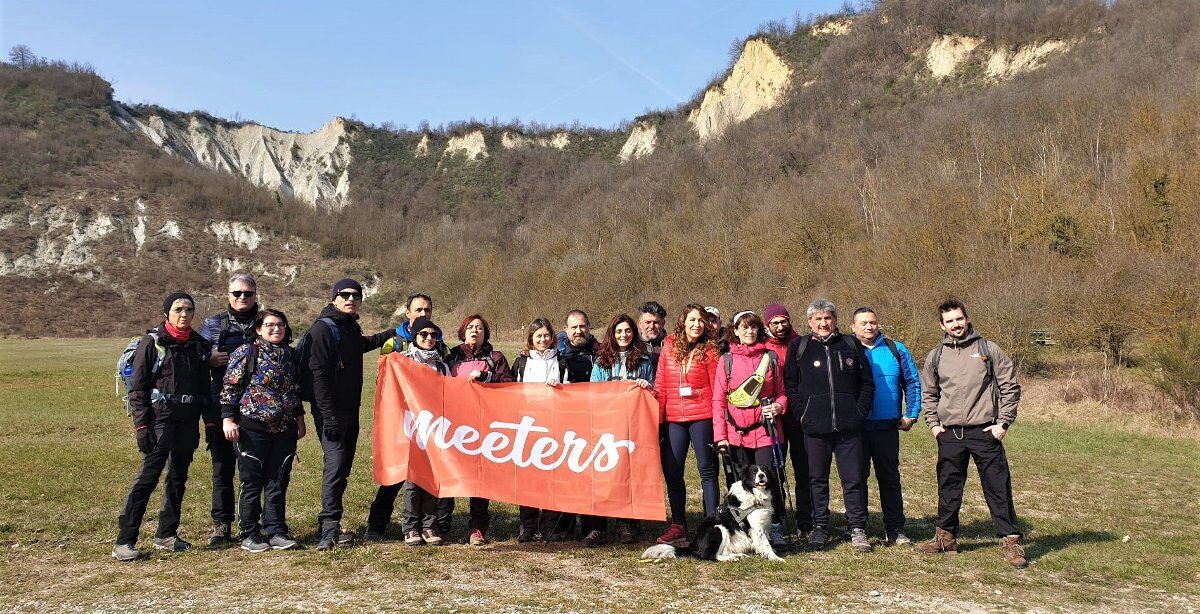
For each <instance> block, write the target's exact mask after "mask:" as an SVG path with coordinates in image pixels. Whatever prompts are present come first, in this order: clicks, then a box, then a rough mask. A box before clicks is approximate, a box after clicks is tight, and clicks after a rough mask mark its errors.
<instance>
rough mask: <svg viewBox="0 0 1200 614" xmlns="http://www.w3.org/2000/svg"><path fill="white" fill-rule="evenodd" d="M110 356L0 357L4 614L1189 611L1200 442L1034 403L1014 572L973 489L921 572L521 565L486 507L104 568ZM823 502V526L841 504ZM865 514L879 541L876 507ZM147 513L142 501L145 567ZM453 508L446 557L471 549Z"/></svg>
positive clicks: (919, 445)
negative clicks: (441, 522)
mask: <svg viewBox="0 0 1200 614" xmlns="http://www.w3.org/2000/svg"><path fill="white" fill-rule="evenodd" d="M122 345H123V341H122V340H114V339H108V340H21V341H17V340H3V341H0V497H2V500H3V513H0V546H3V547H2V548H0V577H3V578H4V581H3V585H2V586H0V609H2V610H6V611H8V610H14V609H18V610H26V609H52V610H64V609H83V610H93V609H121V610H132V609H146V608H153V609H156V610H196V609H200V610H217V609H220V610H230V609H236V610H251V609H254V610H261V609H264V608H265V609H271V610H277V609H285V610H313V609H320V610H324V609H343V610H359V609H387V610H391V609H415V608H423V609H424V608H430V609H435V610H440V611H482V610H487V611H493V612H494V611H503V610H526V609H529V610H555V611H561V610H576V611H591V610H630V609H636V610H662V609H677V610H695V609H700V610H713V611H716V610H731V609H733V610H755V611H759V610H767V609H770V610H776V609H785V610H854V611H858V610H874V611H896V610H900V611H909V610H913V611H915V610H923V611H927V610H931V609H935V610H954V611H996V610H1002V611H1006V610H1027V609H1039V610H1047V611H1048V610H1060V609H1062V610H1070V611H1104V610H1109V611H1129V610H1143V611H1150V610H1154V611H1179V612H1191V611H1194V610H1200V533H1198V532H1197V531H1196V526H1195V525H1196V521H1197V518H1198V517H1200V446H1198V445H1197V440H1196V438H1195V435H1194V434H1193V433H1191V432H1189V433H1185V434H1183V435H1180V434H1179V433H1162V434H1154V433H1153V432H1152V429H1149V430H1150V431H1151V432H1147V430H1148V429H1144V428H1143V429H1138V430H1137V431H1136V432H1135V430H1134V429H1132V428H1128V427H1126V426H1124V425H1122V424H1121V421H1120V420H1113V419H1107V420H1099V419H1098V420H1089V419H1087V417H1086V416H1084V417H1080V416H1075V418H1076V419H1071V420H1068V419H1063V418H1062V417H1061V415H1060V414H1061V411H1062V410H1061V408H1058V409H1056V410H1055V411H1051V408H1049V407H1047V408H1043V407H1041V406H1039V404H1038V403H1037V402H1036V401H1034V402H1031V403H1028V404H1027V405H1026V406H1025V407H1024V408H1023V412H1024V413H1023V415H1022V420H1021V421H1020V422H1019V423H1018V425H1017V426H1016V427H1014V429H1013V431H1012V433H1011V434H1010V436H1009V438H1007V439H1006V440H1005V443H1006V445H1007V448H1008V451H1009V454H1010V458H1011V460H1012V465H1013V473H1014V476H1015V482H1014V491H1015V496H1016V505H1017V513H1018V515H1019V516H1020V518H1021V520H1022V522H1023V523H1024V525H1025V527H1026V531H1027V534H1028V540H1027V552H1028V554H1029V556H1030V559H1031V560H1032V565H1030V567H1029V568H1028V569H1027V570H1024V571H1013V570H1011V569H1009V568H1008V567H1007V566H1006V565H1005V564H1004V563H1003V562H1002V561H1001V559H1000V556H999V548H998V547H997V546H996V545H995V542H994V539H993V538H992V527H991V522H990V519H989V517H988V514H987V510H986V507H985V505H984V502H983V497H982V495H981V494H980V491H979V486H978V481H977V480H976V478H975V477H974V472H973V471H972V478H971V480H972V482H970V483H969V486H968V491H967V497H966V504H965V506H964V512H963V522H964V525H965V526H964V530H963V535H962V538H963V542H964V552H963V553H962V554H959V555H957V556H939V557H920V556H918V555H917V554H915V553H913V552H911V551H910V550H907V549H901V548H888V547H879V548H878V549H877V550H876V552H875V553H873V554H869V555H856V554H854V553H852V552H851V551H850V549H849V546H848V544H846V543H838V544H837V546H836V547H835V548H833V549H831V550H829V551H826V552H821V553H800V554H793V555H791V556H788V557H787V560H786V562H784V563H778V564H773V563H767V562H765V561H760V560H751V561H747V562H740V563H735V564H722V565H717V564H710V563H697V562H694V561H690V560H680V561H675V562H672V563H668V564H659V565H656V564H643V563H639V562H638V554H639V553H640V551H641V549H642V548H643V547H644V546H645V545H646V544H642V545H638V546H628V547H627V546H606V547H602V548H598V549H595V550H584V549H582V548H579V547H577V546H575V545H574V544H570V545H552V546H551V545H543V544H537V545H525V544H522V545H517V544H516V542H515V540H514V539H513V538H514V535H515V521H516V515H515V510H514V509H513V508H512V507H510V506H508V505H494V506H493V509H494V511H495V515H496V520H495V521H494V527H495V531H494V532H495V536H496V538H497V541H496V542H495V543H494V544H492V545H490V546H488V547H485V548H475V549H472V548H468V547H467V546H465V545H452V546H448V547H444V548H430V547H422V548H408V547H405V546H404V545H403V544H401V543H399V542H394V541H393V542H386V543H383V544H380V545H370V546H360V547H354V548H349V549H338V550H335V551H333V552H332V553H321V552H317V551H316V550H315V549H313V548H311V547H310V548H308V549H305V550H303V551H298V552H271V553H265V554H259V555H251V554H249V553H246V552H242V551H241V550H238V549H227V550H221V551H206V550H203V549H197V550H193V551H191V552H187V553H184V554H180V555H173V556H164V555H158V554H156V553H152V554H151V555H150V557H149V558H148V559H146V560H142V561H139V562H135V563H132V564H122V563H117V562H115V561H113V560H112V559H111V558H109V551H110V549H111V548H112V544H113V540H114V538H115V536H116V517H117V514H118V511H119V507H120V505H121V503H122V499H123V497H124V495H125V493H126V491H127V489H128V487H129V483H130V480H131V479H132V477H133V474H134V471H135V469H136V467H137V462H138V453H137V449H136V446H135V445H134V441H133V436H132V429H131V426H130V422H129V419H128V418H127V417H126V416H125V413H124V411H123V409H122V408H121V405H120V402H119V400H118V399H117V398H116V396H114V393H113V376H112V371H113V365H114V363H115V360H116V355H117V354H118V353H119V351H120V348H121V347H122ZM368 360H370V361H372V362H373V356H372V355H369V356H368ZM369 364H370V363H369ZM368 371H369V372H371V377H369V379H368V393H367V394H366V395H364V396H365V403H364V409H363V412H364V425H367V426H366V427H365V428H367V429H369V425H370V404H371V403H370V399H371V396H372V395H371V394H370V390H371V386H372V385H373V381H374V377H373V368H370V367H369V368H368ZM1034 386H1036V383H1034ZM1034 396H1036V395H1034ZM1043 409H1045V411H1043ZM1085 409H1086V408H1081V409H1078V410H1077V411H1084V410H1085ZM1056 412H1057V413H1056ZM1049 415H1056V416H1059V417H1057V418H1055V419H1054V420H1051V419H1050V418H1049V417H1048V416H1049ZM1097 415H1099V414H1097ZM361 441H362V442H363V444H362V446H363V447H362V449H361V450H360V455H359V462H358V464H357V466H356V467H355V473H354V476H353V477H352V479H351V484H350V488H349V490H348V492H347V494H346V501H347V514H346V520H345V524H346V526H347V527H349V528H357V527H359V526H360V525H361V524H362V523H363V522H364V521H365V518H366V511H367V506H368V505H369V504H370V501H371V497H372V495H373V492H374V485H373V484H372V483H371V478H370V469H371V456H370V449H369V445H368V442H369V441H370V437H369V434H368V433H364V434H363V437H362V439H361ZM933 456H934V446H933V440H932V438H931V437H930V436H929V434H928V432H927V431H926V430H925V429H923V428H919V429H914V430H913V431H912V432H910V433H906V434H904V436H903V452H902V457H903V465H904V466H903V469H902V470H903V473H904V476H905V484H904V485H905V499H906V506H907V508H906V511H907V513H908V517H909V533H910V535H912V536H913V537H914V538H920V539H924V538H928V537H929V536H930V535H931V534H932V531H933V526H932V520H933V517H934V515H935V512H936V491H935V481H934V475H933ZM320 463H321V455H320V450H319V447H318V446H317V444H316V441H315V439H314V438H313V437H311V436H310V437H307V438H305V439H304V440H302V442H301V446H300V463H299V464H298V465H297V466H296V468H295V471H294V473H293V478H292V488H291V492H290V493H289V502H288V516H289V522H290V523H291V526H292V529H293V532H294V533H296V534H297V535H298V536H300V537H302V538H304V539H305V540H311V538H312V537H313V534H314V531H315V518H316V513H317V508H318V495H319V485H320ZM210 466H211V465H210V462H209V458H208V456H207V453H206V452H205V451H204V450H203V448H201V449H200V450H198V451H197V453H196V461H195V463H194V464H193V465H192V472H191V477H192V479H191V480H190V481H189V483H188V485H189V489H188V493H187V496H186V498H185V502H184V504H185V505H184V514H183V523H182V527H181V534H182V535H183V536H184V537H187V538H189V539H191V540H193V541H195V542H202V541H203V540H205V539H206V537H207V532H208V529H209V527H210V524H209V513H208V507H209V500H210V496H211V481H210V480H209V471H210ZM690 479H691V484H693V487H692V488H691V489H690V492H689V494H691V495H692V497H693V499H692V501H691V503H690V504H689V506H690V509H693V510H698V509H699V507H700V503H699V500H698V490H699V488H698V486H696V484H697V482H696V477H695V475H693V476H691V478H690ZM157 494H158V493H156V495H157ZM834 499H835V503H834V507H835V514H836V512H837V509H836V508H837V507H838V505H840V497H839V496H836V495H835V497H834ZM871 501H872V503H871V510H872V514H871V523H872V525H871V531H872V532H873V533H874V535H875V536H876V537H877V536H878V535H879V534H880V532H881V527H880V518H879V509H878V503H877V501H878V500H877V498H876V497H875V493H874V491H872V499H871ZM156 503H157V497H156V498H155V499H153V500H152V505H151V510H150V512H149V514H148V516H147V523H146V527H145V528H144V530H143V534H142V535H143V537H142V542H141V545H142V546H143V547H148V545H149V537H150V536H152V531H153V529H152V527H153V524H154V517H155V514H156V511H157V510H156ZM462 503H464V504H463V505H460V514H459V517H458V518H456V522H455V531H456V534H457V535H456V536H458V537H461V536H462V533H463V532H464V530H465V509H463V508H465V502H462ZM658 528H659V527H658V526H654V527H651V528H650V529H651V532H653V531H654V530H657V529H658ZM392 531H393V533H392V535H395V533H394V531H395V529H394V528H393V529H392ZM147 549H148V548H147ZM151 552H153V551H151Z"/></svg>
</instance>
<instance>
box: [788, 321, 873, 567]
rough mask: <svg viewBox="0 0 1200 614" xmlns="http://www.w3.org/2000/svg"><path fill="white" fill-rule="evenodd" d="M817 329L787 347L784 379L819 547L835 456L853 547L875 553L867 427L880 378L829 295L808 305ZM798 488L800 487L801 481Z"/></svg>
mask: <svg viewBox="0 0 1200 614" xmlns="http://www.w3.org/2000/svg"><path fill="white" fill-rule="evenodd" d="M807 315H808V325H809V327H810V328H811V329H812V331H811V332H810V333H809V334H807V335H804V336H802V337H798V338H796V339H794V340H793V341H792V343H791V344H790V345H789V346H788V352H787V361H786V362H785V363H784V367H783V382H784V386H785V387H786V388H787V393H788V413H789V414H790V415H791V418H790V419H793V420H794V419H799V420H800V427H801V428H802V429H803V430H804V448H805V451H806V452H807V453H808V476H809V477H808V483H809V492H810V494H811V495H812V506H813V510H812V520H813V530H812V533H810V534H809V538H808V544H809V546H810V547H812V548H814V549H820V548H824V547H825V545H826V544H828V543H829V467H830V464H831V462H832V460H833V457H835V456H836V458H837V466H838V475H840V476H841V479H842V498H843V499H844V500H845V503H846V518H847V520H848V522H849V524H850V539H851V545H852V547H853V548H854V550H855V551H857V552H870V551H871V550H872V548H871V543H870V542H869V541H868V540H867V533H866V529H867V490H866V487H865V481H866V479H865V474H864V468H863V447H862V424H863V420H864V419H865V418H866V415H867V412H869V411H870V410H871V403H872V401H873V399H874V397H875V380H874V378H873V377H872V375H871V366H870V363H868V362H867V357H866V354H865V353H864V351H863V348H862V346H861V345H859V344H858V343H857V342H856V341H855V340H854V339H853V337H846V336H843V335H842V333H840V332H838V330H837V307H835V306H834V305H833V303H830V302H829V301H827V300H824V299H817V300H815V301H813V302H812V303H810V304H809V306H808V313H807ZM797 488H799V485H797Z"/></svg>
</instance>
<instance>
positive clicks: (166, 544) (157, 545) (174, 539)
mask: <svg viewBox="0 0 1200 614" xmlns="http://www.w3.org/2000/svg"><path fill="white" fill-rule="evenodd" d="M191 547H192V545H191V544H189V543H188V542H186V541H184V540H183V538H182V537H179V536H178V535H173V536H171V537H155V538H154V549H155V550H166V551H167V552H183V551H184V550H187V549H188V548H191Z"/></svg>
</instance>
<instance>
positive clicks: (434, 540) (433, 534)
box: [421, 529, 446, 546]
mask: <svg viewBox="0 0 1200 614" xmlns="http://www.w3.org/2000/svg"><path fill="white" fill-rule="evenodd" d="M421 539H423V540H425V543H427V544H429V545H430V546H440V545H442V544H444V543H445V542H446V540H444V539H442V536H441V535H438V533H437V531H435V530H433V529H425V530H424V531H421Z"/></svg>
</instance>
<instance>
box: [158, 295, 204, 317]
mask: <svg viewBox="0 0 1200 614" xmlns="http://www.w3.org/2000/svg"><path fill="white" fill-rule="evenodd" d="M179 299H186V300H187V302H189V303H191V304H192V308H193V309H194V308H195V307H196V299H194V298H192V295H190V294H188V293H187V292H184V291H183V290H176V291H174V292H172V293H170V294H168V295H167V298H166V300H164V301H163V313H171V305H174V304H175V301H177V300H179Z"/></svg>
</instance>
